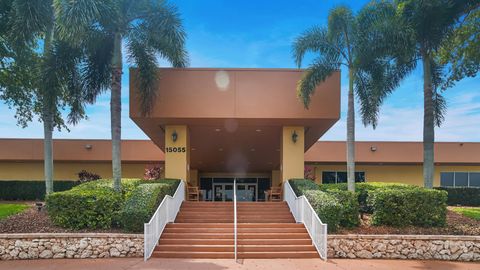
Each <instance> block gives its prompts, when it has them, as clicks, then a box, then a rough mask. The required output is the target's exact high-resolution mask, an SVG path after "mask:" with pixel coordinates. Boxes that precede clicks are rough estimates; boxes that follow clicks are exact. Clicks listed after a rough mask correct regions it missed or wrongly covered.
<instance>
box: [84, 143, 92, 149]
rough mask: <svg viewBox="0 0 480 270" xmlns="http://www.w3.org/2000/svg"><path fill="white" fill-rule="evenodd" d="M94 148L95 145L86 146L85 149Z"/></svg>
mask: <svg viewBox="0 0 480 270" xmlns="http://www.w3.org/2000/svg"><path fill="white" fill-rule="evenodd" d="M92 148H93V145H91V144H85V149H87V150H90V149H92Z"/></svg>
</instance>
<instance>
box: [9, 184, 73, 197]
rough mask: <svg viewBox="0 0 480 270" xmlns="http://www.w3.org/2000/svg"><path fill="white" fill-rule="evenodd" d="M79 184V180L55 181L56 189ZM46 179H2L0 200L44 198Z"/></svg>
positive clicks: (60, 189)
mask: <svg viewBox="0 0 480 270" xmlns="http://www.w3.org/2000/svg"><path fill="white" fill-rule="evenodd" d="M76 185H78V182H77V181H64V180H61V181H60V180H56V181H53V190H54V191H64V190H69V189H71V188H72V187H74V186H76ZM44 199H45V181H43V180H38V181H22V180H17V181H0V200H6V201H12V200H26V201H34V200H42V201H43V200H44Z"/></svg>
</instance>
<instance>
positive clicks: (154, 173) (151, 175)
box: [143, 166, 163, 180]
mask: <svg viewBox="0 0 480 270" xmlns="http://www.w3.org/2000/svg"><path fill="white" fill-rule="evenodd" d="M162 173H163V167H161V166H153V167H150V168H146V169H145V174H144V175H143V179H144V180H158V179H160V178H161V176H162Z"/></svg>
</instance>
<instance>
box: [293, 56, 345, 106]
mask: <svg viewBox="0 0 480 270" xmlns="http://www.w3.org/2000/svg"><path fill="white" fill-rule="evenodd" d="M340 64H341V63H340V59H339V57H338V55H335V54H333V55H326V56H321V57H318V58H316V59H315V60H314V61H313V63H312V64H311V65H310V66H309V67H308V68H307V69H306V70H305V72H304V73H303V75H302V78H301V79H300V80H299V81H298V83H297V97H298V98H299V99H300V100H301V101H302V102H303V105H304V106H305V108H307V109H308V107H309V105H310V99H311V96H312V95H313V94H314V93H315V88H316V87H317V86H318V85H319V84H320V83H321V82H323V81H325V80H326V79H327V78H328V77H329V76H330V75H331V74H332V73H333V72H335V71H336V70H337V69H338V68H339V67H340Z"/></svg>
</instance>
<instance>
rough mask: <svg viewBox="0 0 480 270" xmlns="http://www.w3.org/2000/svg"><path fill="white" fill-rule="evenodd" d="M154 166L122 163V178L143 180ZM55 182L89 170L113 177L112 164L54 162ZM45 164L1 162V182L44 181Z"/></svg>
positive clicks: (75, 178)
mask: <svg viewBox="0 0 480 270" xmlns="http://www.w3.org/2000/svg"><path fill="white" fill-rule="evenodd" d="M151 166H153V164H147V163H125V162H123V163H122V177H124V178H142V177H143V174H144V173H145V168H147V167H151ZM53 168H54V174H53V176H54V179H55V180H77V179H78V175H77V173H78V172H79V171H81V170H87V171H88V172H93V173H96V174H99V175H100V176H101V177H102V178H111V177H112V163H111V162H54V163H53ZM43 179H44V175H43V162H42V161H36V162H0V181H2V180H43Z"/></svg>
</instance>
